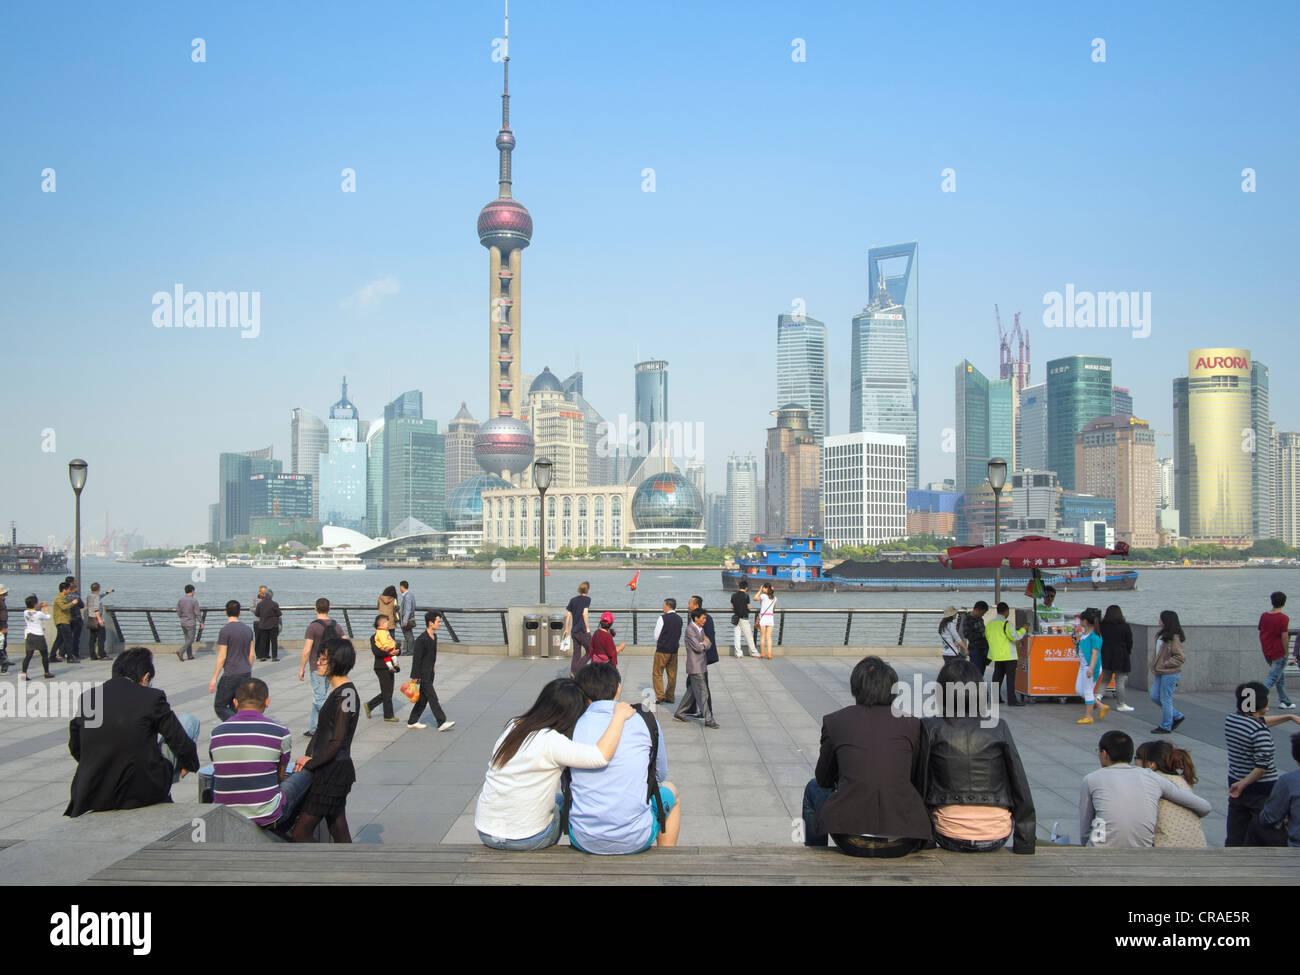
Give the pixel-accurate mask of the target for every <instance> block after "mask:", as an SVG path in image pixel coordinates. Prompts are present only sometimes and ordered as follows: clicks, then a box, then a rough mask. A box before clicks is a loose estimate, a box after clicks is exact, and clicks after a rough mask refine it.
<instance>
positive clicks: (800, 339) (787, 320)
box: [776, 315, 830, 440]
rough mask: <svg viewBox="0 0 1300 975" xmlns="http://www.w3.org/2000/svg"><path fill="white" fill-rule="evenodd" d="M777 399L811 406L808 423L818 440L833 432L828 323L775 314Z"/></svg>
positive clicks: (787, 402)
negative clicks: (828, 360)
mask: <svg viewBox="0 0 1300 975" xmlns="http://www.w3.org/2000/svg"><path fill="white" fill-rule="evenodd" d="M776 401H777V405H778V408H784V407H786V406H788V405H790V404H792V403H793V404H796V405H798V406H804V407H807V408H808V409H810V410H812V416H811V417H810V418H809V422H808V426H809V427H810V428H811V430H812V432H813V434H814V435H815V436H816V437H817V439H818V440H821V439H822V438H824V437H825V436H826V434H827V433H829V432H830V385H829V383H828V381H827V378H826V325H825V324H824V323H822V322H819V321H817V319H815V318H809V317H808V316H807V315H804V316H802V317H796V316H794V315H778V316H777V317H776Z"/></svg>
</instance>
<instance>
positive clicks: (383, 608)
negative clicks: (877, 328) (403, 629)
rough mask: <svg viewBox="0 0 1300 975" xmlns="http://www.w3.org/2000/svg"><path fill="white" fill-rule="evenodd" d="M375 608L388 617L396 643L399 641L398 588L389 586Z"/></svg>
mask: <svg viewBox="0 0 1300 975" xmlns="http://www.w3.org/2000/svg"><path fill="white" fill-rule="evenodd" d="M375 608H376V609H378V610H379V612H380V613H382V614H383V615H384V616H387V617H388V620H389V626H388V631H389V633H391V634H392V635H393V640H394V642H396V640H397V587H396V586H389V587H388V588H386V589H385V590H384V591H383V592H382V593H380V595H379V602H378V603H376V604H375ZM397 645H398V646H399V647H400V646H401V644H400V643H398V644H397ZM407 649H408V650H409V649H410V648H409V647H408V648H407Z"/></svg>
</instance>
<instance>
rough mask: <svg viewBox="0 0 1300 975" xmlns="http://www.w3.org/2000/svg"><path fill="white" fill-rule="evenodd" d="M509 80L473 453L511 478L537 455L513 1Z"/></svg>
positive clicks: (482, 233) (488, 213)
mask: <svg viewBox="0 0 1300 975" xmlns="http://www.w3.org/2000/svg"><path fill="white" fill-rule="evenodd" d="M502 54H503V57H502V63H503V65H504V70H505V84H504V87H503V89H502V93H501V131H500V132H498V133H497V151H498V153H499V154H500V163H499V171H498V175H497V183H498V191H497V198H496V199H495V200H493V201H492V202H491V203H489V204H488V205H487V206H485V207H484V208H483V209H482V211H481V212H480V213H479V215H478V239H479V243H481V244H482V245H483V246H484V247H486V248H487V249H488V255H489V256H488V299H489V301H488V306H489V310H490V317H489V325H488V417H489V419H488V421H487V422H486V423H484V424H483V426H481V427H480V428H479V431H478V435H477V436H476V437H475V438H474V457H475V459H476V460H477V461H478V463H479V466H480V467H482V468H483V470H484V471H486V472H487V473H488V474H497V475H500V476H501V477H503V478H506V479H507V480H510V478H511V475H515V477H516V478H517V476H518V475H519V474H521V473H522V472H523V471H524V470H525V469H526V468H527V467H528V465H529V464H531V463H532V460H533V447H534V444H533V435H532V432H531V431H530V430H529V429H528V424H526V423H524V422H523V420H521V419H520V418H519V412H520V410H519V401H520V395H519V394H520V390H519V351H520V349H519V339H520V334H519V333H520V301H519V299H520V282H521V274H520V271H521V261H520V258H521V256H522V254H523V250H524V248H525V247H527V246H528V243H529V241H530V239H531V238H532V236H533V218H532V217H531V216H530V215H529V213H528V211H527V210H526V209H524V205H523V204H522V203H520V202H519V201H518V200H515V199H513V198H512V197H511V196H510V182H511V180H510V153H511V152H513V151H514V148H515V136H514V133H513V132H511V131H510V4H509V0H506V32H505V40H504V47H503V51H502Z"/></svg>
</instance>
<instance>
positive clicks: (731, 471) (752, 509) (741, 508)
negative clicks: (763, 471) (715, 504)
mask: <svg viewBox="0 0 1300 975" xmlns="http://www.w3.org/2000/svg"><path fill="white" fill-rule="evenodd" d="M726 499H727V500H726V513H727V514H726V524H727V528H726V534H725V538H726V541H725V542H724V543H723V544H725V545H730V544H732V543H733V542H751V541H753V539H754V534H755V532H757V530H758V462H757V461H756V460H755V459H754V455H753V454H749V455H748V456H746V457H744V458H741V457H738V456H736V455H735V454H732V455H731V456H730V457H728V458H727V494H726Z"/></svg>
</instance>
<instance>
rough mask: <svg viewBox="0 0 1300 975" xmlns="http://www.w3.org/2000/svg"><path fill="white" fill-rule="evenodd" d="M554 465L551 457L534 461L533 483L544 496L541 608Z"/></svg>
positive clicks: (540, 569)
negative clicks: (547, 515) (548, 506)
mask: <svg viewBox="0 0 1300 975" xmlns="http://www.w3.org/2000/svg"><path fill="white" fill-rule="evenodd" d="M553 466H554V465H553V464H552V463H551V460H550V458H549V457H538V458H537V459H536V460H535V461H533V483H534V484H536V485H537V491H538V493H539V494H540V495H541V496H542V501H541V504H542V510H541V512H540V514H539V517H538V521H540V522H541V525H540V526H539V531H540V532H541V541H542V544H541V556H542V557H541V561H540V562H538V573H537V602H538V604H539V605H541V606H545V605H546V489H547V488H549V487H550V486H551V468H552V467H553Z"/></svg>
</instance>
